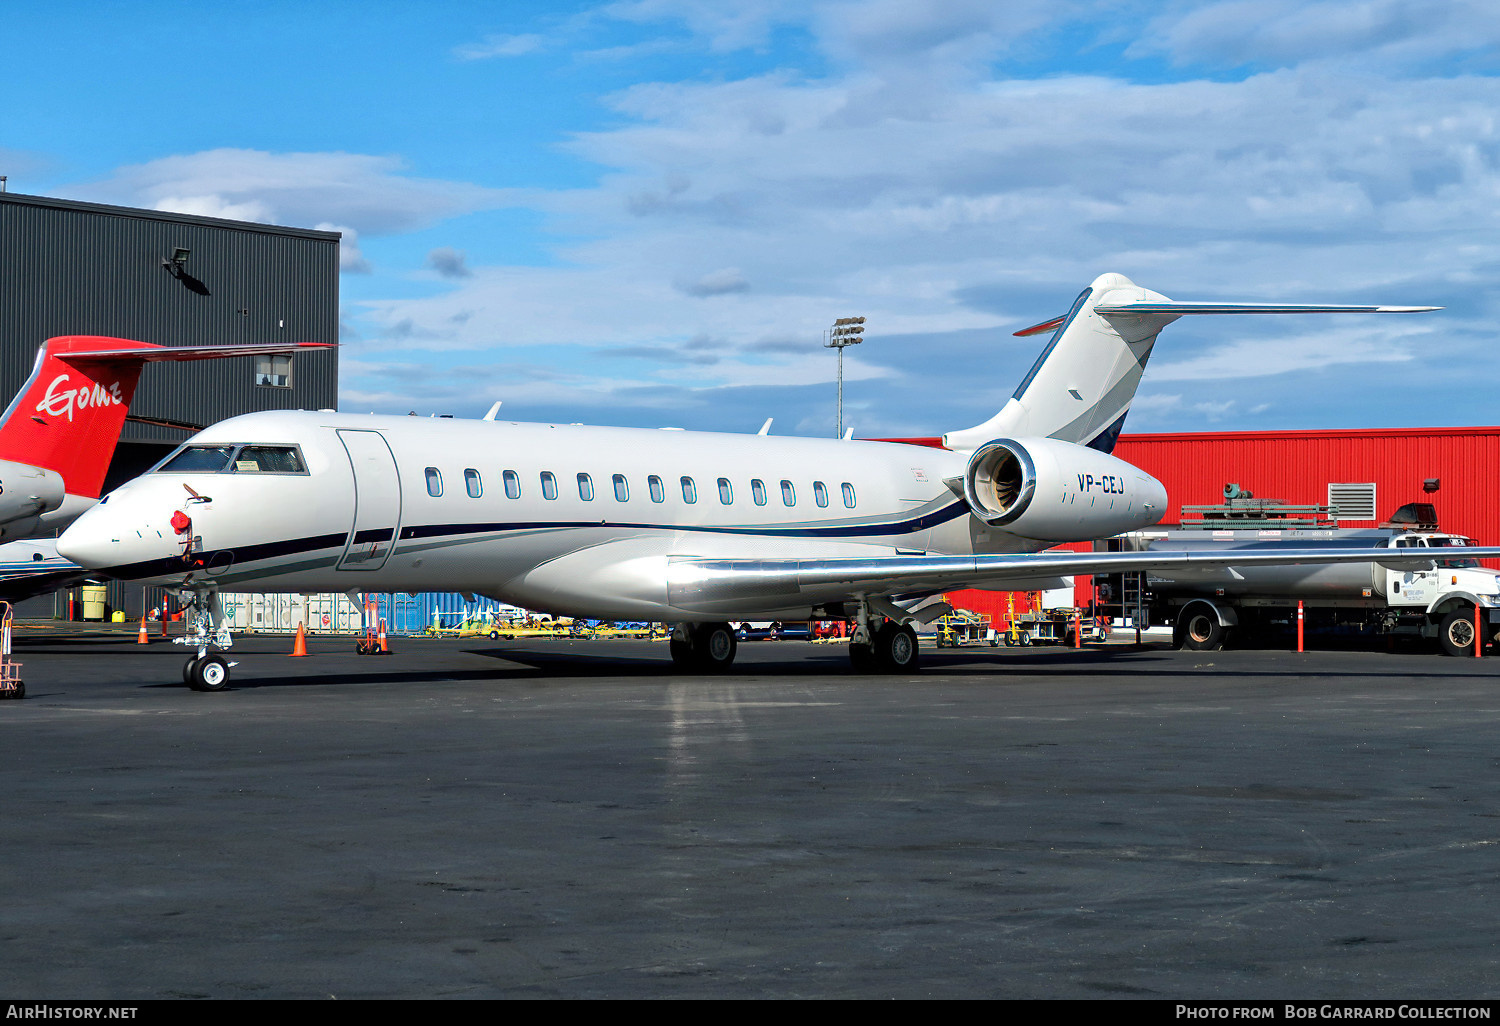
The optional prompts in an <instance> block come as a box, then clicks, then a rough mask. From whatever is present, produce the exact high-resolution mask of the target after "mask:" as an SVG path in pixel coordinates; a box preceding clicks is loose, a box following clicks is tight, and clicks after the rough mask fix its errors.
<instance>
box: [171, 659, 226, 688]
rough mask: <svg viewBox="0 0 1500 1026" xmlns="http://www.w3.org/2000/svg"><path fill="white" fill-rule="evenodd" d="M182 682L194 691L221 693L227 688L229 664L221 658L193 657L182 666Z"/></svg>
mask: <svg viewBox="0 0 1500 1026" xmlns="http://www.w3.org/2000/svg"><path fill="white" fill-rule="evenodd" d="M182 681H183V683H184V684H186V685H187V686H188V687H190V688H192V689H193V690H194V691H223V690H224V689H225V688H227V687H228V686H229V663H228V661H227V660H225V659H224V658H223V657H222V656H216V655H205V656H193V657H192V658H191V659H189V660H188V661H187V662H186V663H184V664H183V666H182Z"/></svg>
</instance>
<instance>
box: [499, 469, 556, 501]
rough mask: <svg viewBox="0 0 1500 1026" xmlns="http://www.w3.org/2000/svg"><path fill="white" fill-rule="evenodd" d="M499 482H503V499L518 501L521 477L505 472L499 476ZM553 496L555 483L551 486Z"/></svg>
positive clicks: (511, 472) (514, 473)
mask: <svg viewBox="0 0 1500 1026" xmlns="http://www.w3.org/2000/svg"><path fill="white" fill-rule="evenodd" d="M500 480H501V481H503V482H505V497H506V498H507V499H519V498H520V497H521V475H520V474H517V473H516V472H515V471H514V470H507V471H505V472H504V473H503V474H501V475H500ZM552 491H553V494H554V495H556V493H557V483H556V482H555V481H554V482H553V484H552Z"/></svg>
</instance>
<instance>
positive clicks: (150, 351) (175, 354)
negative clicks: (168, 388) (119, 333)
mask: <svg viewBox="0 0 1500 1026" xmlns="http://www.w3.org/2000/svg"><path fill="white" fill-rule="evenodd" d="M96 341H98V342H101V343H102V342H116V343H117V344H116V345H112V346H100V347H97V348H88V349H72V350H69V351H68V352H65V353H58V354H57V358H58V359H59V360H68V361H74V360H85V359H86V360H89V361H91V362H109V361H112V360H120V361H133V362H142V363H166V362H172V363H177V362H183V361H187V360H222V359H224V358H226V357H231V356H287V355H292V354H294V353H305V352H311V351H314V350H319V349H335V348H337V344H336V343H333V342H292V343H286V342H282V343H276V344H271V343H267V344H258V345H239V346H235V345H224V346H158V345H153V344H151V343H149V342H131V341H128V340H126V339H105V338H99V339H97V340H96Z"/></svg>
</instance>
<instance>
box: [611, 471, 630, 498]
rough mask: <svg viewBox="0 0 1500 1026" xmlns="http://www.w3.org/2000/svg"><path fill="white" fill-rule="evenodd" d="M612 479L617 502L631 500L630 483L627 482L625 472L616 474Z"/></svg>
mask: <svg viewBox="0 0 1500 1026" xmlns="http://www.w3.org/2000/svg"><path fill="white" fill-rule="evenodd" d="M611 480H613V481H614V485H615V501H616V502H629V501H630V485H629V484H627V483H626V482H625V475H624V474H616V475H615V476H614V477H613V478H612V479H611Z"/></svg>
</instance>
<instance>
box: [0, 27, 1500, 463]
mask: <svg viewBox="0 0 1500 1026" xmlns="http://www.w3.org/2000/svg"><path fill="white" fill-rule="evenodd" d="M4 20H5V25H6V29H5V32H4V34H3V36H0V89H3V91H4V103H3V104H0V174H4V175H6V176H7V177H8V179H9V182H8V186H9V189H10V191H12V192H18V193H26V194H31V195H41V196H53V197H61V198H67V199H78V200H91V201H97V202H104V203H114V204H123V205H128V206H139V207H148V208H154V209H160V210H171V211H181V212H186V213H193V214H207V215H214V216H220V217H231V218H240V219H246V220H253V221H264V222H269V223H274V224H282V225H291V226H297V227H306V228H323V229H333V230H338V231H341V232H343V233H344V239H343V243H342V246H341V256H340V261H341V268H342V270H341V274H340V295H339V309H340V335H341V337H340V342H341V344H342V347H343V348H342V350H341V357H340V379H341V380H340V393H341V394H340V408H341V409H344V410H346V411H355V412H365V411H367V410H370V411H376V412H391V413H406V412H408V411H409V410H415V411H417V412H418V413H422V414H428V413H436V414H452V415H454V416H459V417H465V416H469V417H477V416H482V415H483V414H484V412H485V411H486V410H488V409H489V408H490V406H491V404H492V403H494V402H495V401H496V400H500V401H502V402H503V403H504V406H503V407H502V409H503V415H504V416H505V417H506V418H507V419H516V420H545V421H554V422H565V423H574V422H580V423H597V424H619V425H633V426H648V427H660V426H675V427H686V428H696V429H713V430H727V431H749V432H753V431H755V430H757V429H759V428H760V426H761V424H762V423H763V422H764V421H765V419H766V418H767V417H774V418H775V424H774V427H773V429H772V430H773V431H774V433H777V434H798V435H831V434H833V433H834V424H835V417H836V384H835V377H836V367H837V364H836V359H835V355H834V352H833V351H832V350H830V349H827V348H825V347H824V346H823V344H822V343H823V339H824V333H825V332H826V330H827V329H828V328H829V327H830V325H831V324H832V322H833V321H834V319H835V318H839V317H846V316H863V317H865V318H866V332H865V341H864V342H863V343H862V344H860V345H858V346H855V347H851V348H849V349H847V350H845V354H844V355H845V360H844V403H845V406H844V418H845V424H846V426H850V427H852V428H853V429H854V431H855V433H856V434H857V435H859V436H861V437H888V436H912V435H935V434H940V433H942V432H943V431H947V430H953V429H958V428H963V427H968V426H970V425H973V424H977V423H979V422H981V421H983V420H985V419H987V418H988V417H989V416H991V415H992V414H993V413H994V412H995V411H996V410H998V409H999V408H1000V407H1001V406H1002V405H1003V404H1004V402H1005V399H1006V398H1007V397H1008V396H1009V395H1010V394H1011V392H1012V391H1014V389H1015V386H1016V384H1017V383H1018V382H1019V381H1020V379H1021V377H1022V376H1023V375H1024V374H1025V372H1026V370H1027V369H1028V368H1029V367H1030V365H1031V363H1032V362H1033V360H1034V359H1035V357H1036V355H1037V353H1038V351H1039V350H1040V347H1041V345H1042V344H1044V343H1045V341H1046V337H1045V336H1040V337H1032V338H1024V339H1020V338H1015V337H1013V336H1012V334H1011V333H1012V332H1014V331H1016V330H1018V329H1020V328H1023V327H1026V326H1028V325H1031V324H1035V323H1038V322H1040V321H1044V320H1047V319H1049V318H1051V317H1054V316H1057V315H1058V314H1061V313H1063V312H1065V311H1066V310H1067V308H1068V306H1069V305H1070V303H1071V302H1072V299H1073V297H1074V296H1076V295H1077V293H1078V292H1079V291H1080V290H1081V289H1082V288H1083V287H1084V286H1085V285H1087V284H1088V283H1089V282H1090V281H1091V280H1092V279H1093V278H1095V277H1096V276H1097V275H1099V274H1101V273H1104V272H1106V271H1113V272H1118V273H1122V274H1125V275H1127V276H1129V277H1130V278H1131V279H1133V280H1134V281H1135V282H1136V283H1137V284H1139V285H1142V286H1145V287H1147V288H1150V289H1153V290H1155V291H1157V292H1160V293H1163V294H1165V295H1167V296H1170V297H1171V298H1174V299H1185V300H1224V301H1230V300H1245V301H1282V302H1342V303H1385V304H1397V305H1435V306H1442V307H1444V309H1443V310H1442V311H1441V312H1438V313H1431V314H1423V315H1411V316H1404V315H1403V316H1385V317H1365V316H1355V315H1350V316H1340V317H1275V318H1269V317H1259V318H1230V317H1206V318H1205V317H1200V318H1188V319H1185V320H1183V321H1179V322H1178V323H1176V324H1174V325H1172V326H1170V327H1168V328H1167V329H1166V330H1165V331H1164V332H1163V333H1162V336H1161V340H1160V341H1159V342H1158V344H1157V347H1156V351H1155V355H1154V357H1153V359H1152V362H1151V364H1150V366H1149V368H1148V370H1147V372H1146V376H1145V379H1144V381H1143V383H1142V386H1141V389H1140V392H1139V394H1138V396H1137V400H1136V403H1135V406H1134V408H1133V409H1132V412H1131V414H1130V417H1129V419H1128V421H1127V423H1126V430H1127V432H1145V431H1203V430H1260V429H1302V428H1361V427H1420V426H1451V425H1466V424H1475V425H1477V424H1495V423H1497V422H1500V413H1497V412H1496V411H1495V409H1494V405H1495V400H1494V396H1495V395H1496V393H1497V391H1500V346H1497V345H1496V333H1495V325H1496V317H1497V313H1500V293H1497V271H1500V126H1497V118H1500V88H1497V86H1500V6H1497V5H1495V4H1493V3H1492V2H1490V0H1165V2H1163V0H1154V2H1135V0H735V2H734V3H732V4H731V3H722V2H714V0H702V2H700V0H618V2H606V3H586V2H573V3H568V2H541V0H538V2H524V0H515V2H482V0H427V2H424V3H421V4H415V3H396V2H387V0H362V2H359V3H354V2H334V0H301V2H295V3H294V2H283V0H259V2H257V0H243V2H240V3H236V4H203V3H201V2H192V3H188V2H181V0H153V2H151V3H142V2H130V0H126V2H120V0H114V2H97V3H95V2H84V0H78V2H70V0H56V2H49V3H42V2H39V0H12V3H10V4H7V5H6V7H5V8H4ZM162 341H177V342H186V341H194V342H210V341H212V340H211V339H194V340H162Z"/></svg>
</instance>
